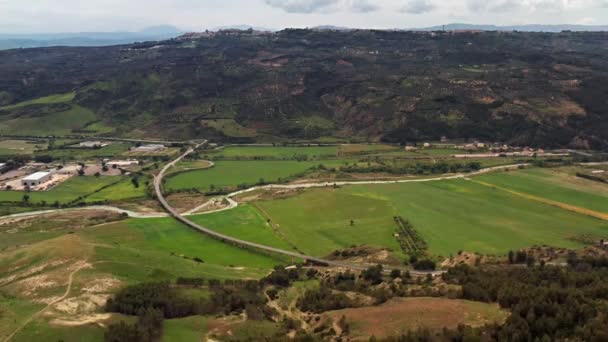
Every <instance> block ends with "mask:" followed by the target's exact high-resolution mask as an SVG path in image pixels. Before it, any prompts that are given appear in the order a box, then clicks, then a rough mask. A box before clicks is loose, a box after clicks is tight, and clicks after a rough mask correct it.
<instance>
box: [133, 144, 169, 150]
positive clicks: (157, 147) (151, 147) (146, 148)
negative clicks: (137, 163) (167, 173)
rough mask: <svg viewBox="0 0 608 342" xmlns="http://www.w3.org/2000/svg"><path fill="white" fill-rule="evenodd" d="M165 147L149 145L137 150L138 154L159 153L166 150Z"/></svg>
mask: <svg viewBox="0 0 608 342" xmlns="http://www.w3.org/2000/svg"><path fill="white" fill-rule="evenodd" d="M165 148H166V147H165V145H161V144H149V145H141V146H139V147H136V148H135V151H137V152H158V151H162V150H164V149H165Z"/></svg>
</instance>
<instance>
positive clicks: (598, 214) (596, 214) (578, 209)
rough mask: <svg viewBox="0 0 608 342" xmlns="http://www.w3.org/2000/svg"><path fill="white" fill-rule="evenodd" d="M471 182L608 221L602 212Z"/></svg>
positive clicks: (486, 183) (484, 183) (607, 216)
mask: <svg viewBox="0 0 608 342" xmlns="http://www.w3.org/2000/svg"><path fill="white" fill-rule="evenodd" d="M472 181H473V182H475V183H477V184H481V185H483V186H487V187H491V188H494V189H498V190H501V191H505V192H508V193H510V194H512V195H515V196H519V197H523V198H525V199H528V200H532V201H536V202H540V203H544V204H548V205H551V206H554V207H558V208H561V209H564V210H568V211H572V212H575V213H578V214H582V215H586V216H591V217H595V218H598V219H600V220H604V221H608V214H607V213H602V212H599V211H595V210H591V209H587V208H582V207H577V206H575V205H572V204H567V203H563V202H558V201H553V200H550V199H546V198H542V197H538V196H534V195H530V194H526V193H523V192H519V191H515V190H511V189H507V188H503V187H501V186H498V185H494V184H492V183H488V182H484V181H480V180H472Z"/></svg>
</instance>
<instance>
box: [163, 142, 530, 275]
mask: <svg viewBox="0 0 608 342" xmlns="http://www.w3.org/2000/svg"><path fill="white" fill-rule="evenodd" d="M197 147H198V146H197ZM195 148H196V147H195ZM193 151H194V149H193V148H189V149H188V150H187V151H186V152H185V153H184V154H182V155H181V156H179V157H178V158H177V159H175V160H173V161H171V162H170V163H168V164H167V165H165V166H164V167H163V169H162V170H161V171H160V172H159V174H158V175H156V176H155V177H154V191H155V192H156V197H157V199H158V201H159V202H160V204H161V205H162V207H163V208H164V209H165V210H166V211H167V212H168V213H169V215H171V216H173V217H174V218H175V219H176V220H178V221H180V222H182V223H183V224H185V225H187V226H188V227H190V228H192V229H194V230H196V231H199V232H201V233H204V234H206V235H209V236H211V237H213V238H215V239H218V240H220V241H222V242H225V243H230V244H233V245H236V246H239V247H243V248H246V249H254V250H260V251H264V252H269V253H274V254H280V255H285V256H289V257H293V258H298V259H303V260H308V261H313V262H317V263H321V264H327V265H330V266H336V267H344V268H350V269H356V270H364V269H366V268H367V267H368V266H366V265H359V264H353V263H347V262H341V261H335V260H328V259H323V258H318V257H315V256H311V255H306V254H302V253H297V252H293V251H288V250H284V249H280V248H275V247H270V246H266V245H262V244H259V243H255V242H250V241H245V240H241V239H238V238H235V237H232V236H228V235H224V234H221V233H218V232H216V231H214V230H211V229H209V228H207V227H204V226H202V225H200V224H198V223H195V222H193V221H191V220H189V219H188V218H187V217H185V216H184V215H183V214H180V213H179V212H178V211H177V210H176V209H174V208H173V207H172V206H171V205H170V204H169V203H168V202H167V200H166V199H165V197H164V195H163V191H162V181H163V177H164V176H165V174H166V173H167V171H168V170H169V169H171V168H172V167H173V166H175V164H177V163H178V162H180V161H181V160H182V159H183V158H185V157H186V156H188V155H189V154H191V153H192V152H193ZM521 165H527V164H521ZM521 165H509V166H500V167H493V168H488V169H484V170H480V171H478V172H476V173H474V174H482V173H487V172H491V171H495V170H499V169H506V168H514V167H519V166H521ZM474 174H473V175H474ZM469 175H471V174H469ZM464 177H465V175H464V174H458V175H454V176H445V177H438V178H432V179H409V180H397V181H367V182H335V183H332V182H323V183H309V184H289V185H274V186H264V187H281V188H288V189H289V188H302V187H320V186H331V185H334V184H336V185H353V184H389V183H404V182H429V181H436V180H446V179H456V178H464ZM264 187H254V188H250V189H247V190H243V191H237V192H235V193H233V194H231V195H232V196H236V195H238V194H241V193H244V192H247V191H254V190H256V189H260V188H264ZM228 197H231V196H228ZM231 203H232V202H231ZM390 268H394V266H387V269H390ZM444 272H445V271H432V272H431V271H429V272H419V271H411V270H410V274H412V275H417V276H426V275H428V274H430V275H432V276H436V275H440V274H442V273H444Z"/></svg>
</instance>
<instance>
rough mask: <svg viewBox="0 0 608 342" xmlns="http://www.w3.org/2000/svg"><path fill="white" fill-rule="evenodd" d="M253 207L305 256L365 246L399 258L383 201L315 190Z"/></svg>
mask: <svg viewBox="0 0 608 342" xmlns="http://www.w3.org/2000/svg"><path fill="white" fill-rule="evenodd" d="M256 205H257V206H258V207H259V208H260V209H261V210H263V211H264V213H266V214H267V215H268V216H269V217H270V218H271V220H272V221H273V222H274V223H275V224H277V225H278V227H279V230H280V231H281V232H282V233H283V234H284V235H285V236H286V237H287V239H289V241H290V242H291V243H293V244H295V245H296V246H298V248H300V249H301V250H303V251H305V252H307V253H311V254H313V255H316V256H324V255H328V254H330V253H331V252H333V251H334V250H337V249H342V248H347V247H350V246H352V245H362V244H365V245H371V246H378V247H388V248H391V249H392V250H393V251H395V253H397V255H401V253H400V249H399V245H398V244H397V241H396V240H395V238H394V237H393V234H394V232H395V223H394V221H393V216H394V211H393V209H392V207H391V204H390V203H389V202H388V200H387V199H381V198H379V199H376V198H373V197H372V196H369V197H366V196H358V195H353V194H350V193H347V192H345V191H341V190H333V189H315V190H310V191H307V192H305V193H303V194H302V195H299V196H297V197H292V198H288V199H283V200H275V201H263V202H257V203H256ZM351 220H354V224H353V225H351Z"/></svg>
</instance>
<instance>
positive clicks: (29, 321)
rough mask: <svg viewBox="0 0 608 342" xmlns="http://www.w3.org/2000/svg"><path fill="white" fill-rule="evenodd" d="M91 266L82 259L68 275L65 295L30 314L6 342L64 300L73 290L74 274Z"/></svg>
mask: <svg viewBox="0 0 608 342" xmlns="http://www.w3.org/2000/svg"><path fill="white" fill-rule="evenodd" d="M87 267H90V265H89V264H88V263H87V262H86V261H81V262H80V263H79V264H78V266H77V267H76V269H75V270H74V271H72V272H70V275H69V277H68V286H67V288H66V289H65V292H64V294H63V296H61V297H59V298H57V299H56V300H54V301H52V302H51V303H49V304H48V305H47V306H45V307H44V308H43V309H42V310H40V311H38V312H36V313H34V314H33V315H32V316H30V317H29V318H28V319H26V320H25V321H24V322H23V323H21V325H19V327H18V328H17V329H15V331H13V332H12V333H11V334H10V335H8V336H7V337H6V338H5V339H4V342H8V341H10V340H12V339H13V337H14V336H15V335H16V334H17V333H18V332H20V331H21V329H23V328H24V327H25V326H26V325H28V324H30V323H31V322H32V321H33V320H34V319H36V318H37V317H38V316H40V315H42V314H43V313H44V312H45V311H46V310H48V309H49V308H50V307H52V306H53V305H55V304H57V303H59V302H61V301H63V300H64V299H66V298H67V297H68V296H69V295H70V292H71V291H72V283H73V282H74V275H75V274H76V273H78V272H79V271H81V270H82V269H84V268H87Z"/></svg>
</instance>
